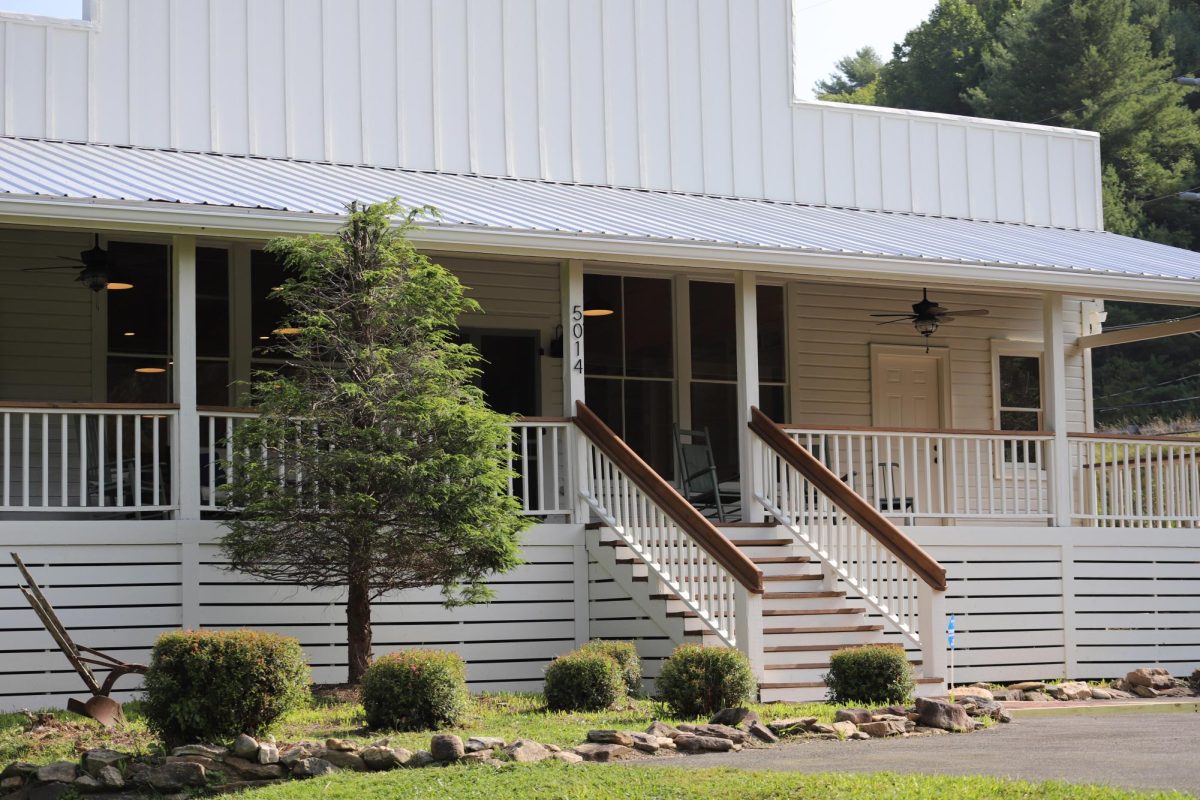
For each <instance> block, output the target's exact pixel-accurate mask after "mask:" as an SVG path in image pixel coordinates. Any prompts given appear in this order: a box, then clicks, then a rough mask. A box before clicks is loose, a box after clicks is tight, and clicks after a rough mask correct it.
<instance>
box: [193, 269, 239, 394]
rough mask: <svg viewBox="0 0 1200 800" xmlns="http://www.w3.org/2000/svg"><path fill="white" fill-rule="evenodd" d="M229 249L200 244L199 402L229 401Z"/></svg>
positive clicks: (197, 380)
mask: <svg viewBox="0 0 1200 800" xmlns="http://www.w3.org/2000/svg"><path fill="white" fill-rule="evenodd" d="M231 384H232V378H231V376H230V374H229V252H228V251H227V250H218V249H216V248H213V247H198V248H196V402H197V403H198V404H200V405H202V406H226V405H229V404H230V402H231V400H230V393H231V391H232V386H231Z"/></svg>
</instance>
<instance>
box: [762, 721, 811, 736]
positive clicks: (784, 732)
mask: <svg viewBox="0 0 1200 800" xmlns="http://www.w3.org/2000/svg"><path fill="white" fill-rule="evenodd" d="M816 723H817V718H816V717H797V718H794V719H777V720H775V721H774V722H771V723H769V724H768V725H767V727H768V728H770V729H771V730H773V731H775V733H776V734H777V735H779V736H796V735H797V734H801V733H804V732H805V731H806V730H808V728H809V726H810V725H815V724H816Z"/></svg>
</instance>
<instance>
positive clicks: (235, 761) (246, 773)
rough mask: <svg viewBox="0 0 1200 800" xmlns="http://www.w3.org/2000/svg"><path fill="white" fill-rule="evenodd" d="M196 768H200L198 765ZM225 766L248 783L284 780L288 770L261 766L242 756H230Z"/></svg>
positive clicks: (272, 765) (272, 766)
mask: <svg viewBox="0 0 1200 800" xmlns="http://www.w3.org/2000/svg"><path fill="white" fill-rule="evenodd" d="M196 766H200V765H199V764H197V765H196ZM225 766H227V767H229V768H230V769H231V770H233V771H234V772H236V773H237V774H238V775H239V776H240V777H242V778H244V779H246V780H248V781H269V780H274V779H275V778H282V777H283V776H284V774H285V773H286V772H287V770H285V769H284V767H283V766H282V765H281V764H259V763H258V762H257V761H251V760H250V759H248V758H242V757H241V756H228V757H227V758H226V759H225Z"/></svg>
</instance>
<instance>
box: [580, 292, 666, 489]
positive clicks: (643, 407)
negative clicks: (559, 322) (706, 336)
mask: <svg viewBox="0 0 1200 800" xmlns="http://www.w3.org/2000/svg"><path fill="white" fill-rule="evenodd" d="M583 305H584V309H585V313H586V314H587V316H586V317H585V325H586V333H585V336H586V345H585V346H586V348H587V349H586V352H585V356H584V365H585V376H586V385H585V391H586V392H587V402H588V405H589V406H590V407H591V408H592V410H594V411H595V412H596V413H597V414H598V415H599V416H600V418H601V419H603V420H604V421H605V423H607V424H608V426H609V427H611V428H612V429H613V430H614V431H615V432H616V434H617V435H618V436H620V437H621V438H623V439H624V440H625V441H626V442H627V443H628V444H629V446H630V447H632V448H633V449H634V450H635V451H636V452H637V453H638V454H639V455H641V456H642V458H644V459H646V462H647V463H648V464H650V466H651V467H653V468H654V469H655V470H657V471H658V472H659V474H661V475H666V476H670V475H671V474H672V473H673V471H674V470H673V463H674V459H673V456H672V444H671V426H672V423H673V422H674V420H675V414H674V408H675V359H674V355H673V353H674V351H673V348H674V320H673V315H672V313H671V282H670V281H669V280H666V279H661V278H636V277H620V276H615V275H585V276H584V279H583Z"/></svg>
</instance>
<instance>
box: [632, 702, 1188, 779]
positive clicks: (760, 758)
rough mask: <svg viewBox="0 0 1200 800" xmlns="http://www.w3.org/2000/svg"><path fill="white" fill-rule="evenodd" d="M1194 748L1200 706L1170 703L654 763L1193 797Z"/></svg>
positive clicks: (804, 743)
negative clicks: (1169, 709) (1161, 708)
mask: <svg viewBox="0 0 1200 800" xmlns="http://www.w3.org/2000/svg"><path fill="white" fill-rule="evenodd" d="M1198 753H1200V713H1196V712H1176V713H1153V714H1151V713H1138V714H1108V715H1104V716H1063V717H1045V718H1024V719H1018V720H1017V721H1016V722H1014V723H1012V724H1010V725H997V726H996V727H995V728H993V729H991V730H987V731H980V732H979V733H974V734H970V735H946V736H929V737H925V736H921V737H911V738H907V739H887V740H873V741H868V742H857V741H851V742H831V741H809V742H795V743H789V744H784V745H780V746H778V747H773V748H767V749H761V750H747V751H743V752H741V753H713V754H709V755H697V756H689V757H687V758H674V759H670V760H666V761H660V762H658V763H659V764H662V765H664V766H666V765H670V766H673V767H678V766H684V767H738V768H741V769H769V770H783V771H796V772H918V773H923V774H928V775H994V776H997V777H1004V778H1021V779H1025V780H1031V781H1048V780H1058V781H1067V782H1070V783H1089V784H1101V785H1108V786H1117V787H1124V788H1129V789H1176V790H1179V791H1183V792H1189V793H1191V794H1194V795H1197V796H1200V756H1198V755H1197V754H1198ZM643 763H646V764H651V763H654V762H652V761H650V762H643Z"/></svg>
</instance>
